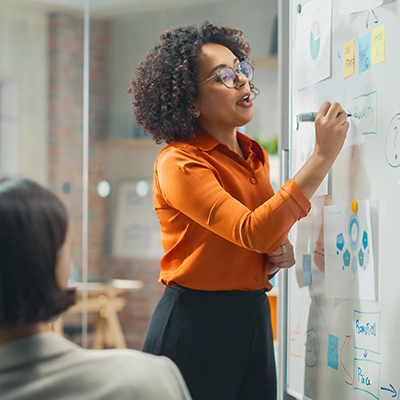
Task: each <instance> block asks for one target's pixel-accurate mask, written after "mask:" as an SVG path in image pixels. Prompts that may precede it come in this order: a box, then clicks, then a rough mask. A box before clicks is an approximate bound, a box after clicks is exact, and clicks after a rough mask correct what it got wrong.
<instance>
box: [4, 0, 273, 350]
mask: <svg viewBox="0 0 400 400" xmlns="http://www.w3.org/2000/svg"><path fill="white" fill-rule="evenodd" d="M277 1H278V0H246V1H243V0H240V1H239V0H91V1H89V0H86V1H85V0H0V176H9V177H14V176H20V177H25V178H31V179H34V180H36V181H37V182H39V183H41V184H43V185H45V186H46V187H48V188H50V189H51V190H53V191H54V192H55V193H57V194H58V195H59V196H60V197H61V199H62V200H63V202H64V203H65V204H66V206H67V208H68V211H69V215H70V220H71V231H72V234H73V254H72V259H73V265H72V266H71V270H72V279H71V285H78V288H79V299H78V304H77V306H76V307H75V308H73V309H71V310H70V312H68V313H67V314H65V315H63V316H62V319H61V320H60V321H58V322H57V328H56V329H58V330H59V331H60V332H62V333H63V334H64V335H65V336H67V337H68V338H70V339H71V340H73V341H74V342H76V343H78V344H82V345H84V346H85V347H89V348H104V347H129V348H133V349H141V348H142V345H143V342H144V338H145V334H146V331H147V328H148V326H149V323H150V318H151V315H152V312H153V310H154V307H155V305H156V303H157V302H158V300H159V298H160V297H161V294H162V292H163V289H164V287H163V286H162V285H160V284H159V283H158V282H157V279H158V274H159V259H160V257H161V256H162V254H163V251H162V247H161V241H160V231H159V226H158V222H157V218H156V215H155V212H154V210H153V202H152V189H151V184H152V173H153V164H154V161H155V158H156V155H157V154H158V152H159V151H160V149H161V147H160V146H158V145H156V144H155V143H154V142H153V141H152V140H151V139H149V138H147V137H146V136H145V135H144V133H143V131H142V130H141V129H140V128H139V127H138V126H137V125H136V124H135V120H134V115H133V112H132V106H131V100H130V97H129V95H127V94H126V88H127V87H128V85H129V83H130V79H131V77H132V76H133V72H134V70H135V68H136V67H137V66H138V64H139V62H140V61H141V60H142V59H143V58H144V56H145V55H146V53H147V51H148V50H149V49H150V48H151V47H152V46H153V44H154V43H155V42H156V41H157V38H158V36H159V34H161V33H162V32H164V31H165V30H167V29H169V28H171V27H174V26H178V25H188V24H199V23H201V22H203V21H204V20H208V21H210V22H213V23H216V24H221V25H229V26H232V27H235V28H238V29H241V30H243V31H244V32H245V39H246V40H248V41H249V42H250V45H251V47H252V49H253V52H252V54H251V57H252V60H253V61H254V66H255V79H254V83H255V85H256V86H257V87H258V88H259V90H260V92H261V94H260V95H259V97H258V98H257V100H256V101H255V103H254V111H255V117H254V120H253V121H252V122H251V123H250V124H249V125H248V126H246V127H243V128H241V129H242V130H244V131H245V133H246V134H247V135H249V136H251V137H253V138H255V139H256V140H258V141H259V142H260V143H261V144H262V145H264V146H265V147H266V148H267V150H268V151H269V153H270V164H271V180H272V182H273V184H274V186H275V188H278V186H279V161H278V158H277V154H276V153H277V140H278V139H277V137H278V133H279V132H278V129H279V120H278V113H279V110H278V70H277V54H276V53H277V9H278V7H277ZM277 295H278V292H277V290H275V291H274V292H273V293H272V295H271V297H270V299H271V303H272V308H273V309H275V308H276V306H275V304H276V303H275V300H276V296H277ZM275 330H276V328H275Z"/></svg>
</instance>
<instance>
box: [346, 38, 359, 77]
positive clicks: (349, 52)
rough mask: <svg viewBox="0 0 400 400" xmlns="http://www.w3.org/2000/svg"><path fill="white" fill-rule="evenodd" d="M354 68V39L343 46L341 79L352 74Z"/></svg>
mask: <svg viewBox="0 0 400 400" xmlns="http://www.w3.org/2000/svg"><path fill="white" fill-rule="evenodd" d="M355 70H356V66H355V62H354V40H350V42H348V43H346V44H345V45H344V46H343V79H346V78H347V77H348V76H350V75H353V74H354V72H355Z"/></svg>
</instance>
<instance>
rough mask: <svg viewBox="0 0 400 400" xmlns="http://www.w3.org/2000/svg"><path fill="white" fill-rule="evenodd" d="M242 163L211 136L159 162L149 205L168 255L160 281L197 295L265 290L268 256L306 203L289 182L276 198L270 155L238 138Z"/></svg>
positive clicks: (164, 154)
mask: <svg viewBox="0 0 400 400" xmlns="http://www.w3.org/2000/svg"><path fill="white" fill-rule="evenodd" d="M237 136H238V141H239V143H240V145H241V147H242V149H243V152H244V154H245V157H246V159H245V160H244V159H243V158H241V157H240V156H239V155H238V154H236V153H235V152H233V151H231V150H230V149H229V148H228V147H227V146H226V145H224V144H221V143H220V142H218V141H217V140H216V139H215V138H214V137H213V136H211V135H210V134H209V133H207V132H205V131H201V130H197V131H196V137H195V138H193V139H189V140H187V141H186V140H175V141H174V142H172V143H171V144H169V145H168V146H166V147H165V148H164V149H163V150H161V152H160V154H159V155H158V157H157V160H156V163H155V166H154V181H153V192H154V194H153V199H154V204H155V209H156V212H157V215H158V219H159V222H160V225H161V238H162V244H163V247H164V251H165V255H164V256H163V257H162V259H161V274H160V279H159V282H161V283H163V284H165V285H168V286H174V285H176V284H178V285H181V286H184V287H187V288H191V289H197V290H245V291H254V290H258V289H262V288H266V289H267V290H270V289H271V288H272V285H271V284H270V282H269V278H270V277H269V276H268V264H269V260H268V256H267V255H266V254H264V253H270V252H273V251H276V250H278V248H279V246H280V245H281V244H282V242H283V241H284V239H285V237H286V235H287V234H288V232H289V230H290V228H291V227H292V225H293V224H294V223H295V222H296V221H298V220H299V219H301V218H302V217H304V216H306V215H307V213H308V212H309V210H310V202H309V201H308V199H307V198H306V196H305V195H304V193H303V192H302V190H301V189H300V188H299V187H298V186H297V184H296V183H295V182H294V181H293V180H289V181H288V182H287V183H286V184H285V185H284V186H283V187H282V188H281V189H280V190H279V191H278V192H277V193H276V194H274V191H273V189H272V187H271V184H270V181H269V163H268V155H267V152H266V151H265V150H264V149H263V148H262V147H260V146H259V145H258V143H257V142H255V141H254V140H252V139H250V138H249V137H247V136H245V135H243V134H241V133H240V132H237Z"/></svg>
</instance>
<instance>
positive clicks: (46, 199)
mask: <svg viewBox="0 0 400 400" xmlns="http://www.w3.org/2000/svg"><path fill="white" fill-rule="evenodd" d="M70 249H71V237H70V234H69V232H68V216H67V212H66V209H65V207H64V206H63V204H62V203H61V202H60V200H59V199H58V198H57V197H56V196H55V195H54V194H53V193H51V192H50V191H48V190H47V189H45V188H43V187H42V186H40V185H38V184H37V183H35V182H33V181H30V180H26V179H3V180H0V398H1V400H22V399H29V400H46V399H51V400H54V399H63V400H68V399H74V400H76V399H93V400H94V399H117V400H118V399H129V400H132V399H141V400H143V399H145V400H146V399H148V400H150V399H168V400H177V399H182V400H187V399H190V395H189V392H188V390H187V388H186V385H185V383H184V381H183V379H182V376H181V374H180V372H179V370H178V368H177V367H176V365H175V364H174V363H173V362H172V361H171V360H169V359H168V358H166V357H157V356H153V355H149V354H143V353H142V352H139V351H135V350H86V349H82V348H81V347H79V346H77V345H76V344H73V343H71V342H69V341H68V340H66V339H64V338H63V337H61V336H59V335H58V334H56V333H54V332H52V329H51V325H50V323H51V321H52V320H54V319H55V318H57V316H58V315H59V314H61V313H62V312H64V311H65V310H67V309H68V307H69V306H71V305H72V304H74V299H75V291H74V289H72V288H68V279H69V273H70V265H71V260H70Z"/></svg>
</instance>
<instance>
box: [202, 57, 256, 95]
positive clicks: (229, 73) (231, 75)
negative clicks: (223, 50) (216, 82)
mask: <svg viewBox="0 0 400 400" xmlns="http://www.w3.org/2000/svg"><path fill="white" fill-rule="evenodd" d="M236 71H237V72H238V73H240V74H242V75H244V76H245V77H246V78H247V80H248V81H249V82H251V81H252V80H253V77H254V70H253V66H252V65H251V62H250V61H242V62H240V63H239V64H238V66H237V67H236V68H232V67H224V68H222V69H221V70H220V71H218V72H217V73H216V74H214V75H213V76H210V77H209V78H208V79H206V80H205V81H203V82H200V83H199V84H198V85H197V86H200V85H202V84H203V83H206V82H207V81H209V80H210V79H212V78H214V77H215V76H219V77H220V78H221V81H222V83H223V84H224V85H225V86H226V87H227V88H228V89H233V88H234V87H235V86H236V84H237V73H236Z"/></svg>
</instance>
